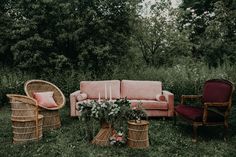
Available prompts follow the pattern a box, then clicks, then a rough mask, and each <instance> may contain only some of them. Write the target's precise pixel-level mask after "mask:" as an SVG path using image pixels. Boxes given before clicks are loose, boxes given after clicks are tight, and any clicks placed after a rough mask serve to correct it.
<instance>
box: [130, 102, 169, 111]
mask: <svg viewBox="0 0 236 157" xmlns="http://www.w3.org/2000/svg"><path fill="white" fill-rule="evenodd" d="M130 102H131V107H137V106H138V104H139V103H140V102H141V103H142V107H143V108H144V109H148V110H156V109H158V110H168V103H167V102H166V101H156V100H130Z"/></svg>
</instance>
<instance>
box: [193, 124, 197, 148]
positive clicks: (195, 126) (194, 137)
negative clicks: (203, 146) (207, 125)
mask: <svg viewBox="0 0 236 157" xmlns="http://www.w3.org/2000/svg"><path fill="white" fill-rule="evenodd" d="M197 127H198V126H197V125H194V124H193V139H192V142H194V143H196V142H197Z"/></svg>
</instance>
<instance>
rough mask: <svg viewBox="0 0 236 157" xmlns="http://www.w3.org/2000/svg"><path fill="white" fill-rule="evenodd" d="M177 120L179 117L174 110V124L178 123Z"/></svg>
mask: <svg viewBox="0 0 236 157" xmlns="http://www.w3.org/2000/svg"><path fill="white" fill-rule="evenodd" d="M176 122H177V117H176V113H175V112H174V125H176Z"/></svg>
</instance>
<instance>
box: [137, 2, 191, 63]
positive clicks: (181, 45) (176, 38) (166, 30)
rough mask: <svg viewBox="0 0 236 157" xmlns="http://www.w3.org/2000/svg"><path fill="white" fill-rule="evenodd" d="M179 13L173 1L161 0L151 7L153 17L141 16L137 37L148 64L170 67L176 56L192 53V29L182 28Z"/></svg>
mask: <svg viewBox="0 0 236 157" xmlns="http://www.w3.org/2000/svg"><path fill="white" fill-rule="evenodd" d="M179 15H180V12H179V10H177V9H174V8H172V7H171V3H170V1H160V2H156V4H154V5H152V6H151V12H150V15H149V16H146V17H142V16H141V17H140V18H139V20H138V26H139V27H137V29H136V34H135V38H136V40H137V42H138V46H139V47H140V50H141V52H142V56H143V59H144V60H145V62H146V64H147V65H149V66H157V67H158V66H163V65H167V66H170V65H172V64H173V62H174V60H175V59H176V57H177V58H179V57H185V56H189V54H190V53H191V44H190V42H189V39H188V38H189V36H188V35H189V33H188V31H184V30H182V31H180V30H178V20H177V19H178V16H179Z"/></svg>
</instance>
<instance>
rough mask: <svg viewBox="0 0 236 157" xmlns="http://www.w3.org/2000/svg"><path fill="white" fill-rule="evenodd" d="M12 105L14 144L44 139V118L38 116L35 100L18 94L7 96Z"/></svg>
mask: <svg viewBox="0 0 236 157" xmlns="http://www.w3.org/2000/svg"><path fill="white" fill-rule="evenodd" d="M7 97H8V98H9V99H10V104H11V110H12V114H11V121H12V128H13V143H24V142H28V141H37V140H39V139H41V138H42V135H43V134H42V125H43V116H42V115H40V114H38V104H37V101H35V100H34V99H32V98H30V97H27V96H23V95H16V94H7Z"/></svg>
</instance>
